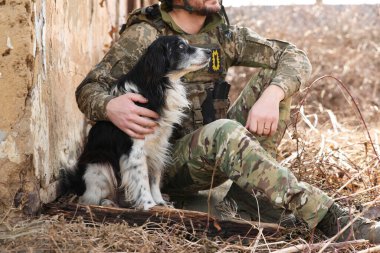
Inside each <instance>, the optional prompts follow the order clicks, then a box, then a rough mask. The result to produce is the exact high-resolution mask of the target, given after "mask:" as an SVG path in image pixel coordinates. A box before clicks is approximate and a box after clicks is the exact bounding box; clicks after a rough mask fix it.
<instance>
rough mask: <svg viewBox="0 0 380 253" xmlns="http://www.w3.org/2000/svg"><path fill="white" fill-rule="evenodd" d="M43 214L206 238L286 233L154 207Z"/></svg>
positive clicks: (53, 208)
mask: <svg viewBox="0 0 380 253" xmlns="http://www.w3.org/2000/svg"><path fill="white" fill-rule="evenodd" d="M43 213H44V214H47V215H57V214H61V215H63V216H64V218H65V219H67V220H72V219H74V218H76V217H78V216H81V217H83V218H84V220H85V221H87V222H100V223H120V222H127V223H128V224H130V225H131V226H133V225H138V226H141V225H143V224H146V223H147V222H152V223H160V224H167V225H173V224H178V225H182V226H184V227H186V230H187V231H189V232H190V233H193V234H194V235H195V234H205V233H206V234H207V235H208V236H220V237H222V238H230V237H233V236H241V237H251V238H252V237H254V236H256V235H257V234H258V232H259V229H261V230H262V233H263V234H264V235H273V234H274V233H276V232H278V231H280V230H283V229H284V228H283V227H280V226H279V225H277V224H270V223H260V224H259V223H258V222H251V221H244V220H235V219H229V220H217V219H216V218H214V217H209V216H208V214H207V213H202V212H196V211H189V210H182V209H174V208H165V207H154V208H152V209H151V210H148V211H142V210H135V209H125V208H113V207H102V206H82V205H78V204H73V203H50V204H46V205H44V208H43Z"/></svg>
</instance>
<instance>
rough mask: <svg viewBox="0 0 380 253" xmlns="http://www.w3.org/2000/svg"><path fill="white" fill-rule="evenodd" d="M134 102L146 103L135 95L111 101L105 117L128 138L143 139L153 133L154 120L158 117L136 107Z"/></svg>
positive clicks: (154, 113)
mask: <svg viewBox="0 0 380 253" xmlns="http://www.w3.org/2000/svg"><path fill="white" fill-rule="evenodd" d="M136 102H138V103H147V102H148V100H147V99H146V98H144V97H143V96H141V95H139V94H135V93H127V94H125V95H122V96H119V97H116V98H114V99H111V100H110V101H109V102H108V104H107V106H106V111H107V116H108V118H109V120H110V121H111V122H112V123H113V124H114V125H115V126H117V127H118V128H119V129H120V130H122V131H123V132H125V133H126V134H128V135H129V136H131V137H133V138H136V139H144V138H145V135H147V134H151V133H153V132H154V128H155V127H156V126H157V125H158V124H157V122H156V121H155V119H158V118H159V115H158V114H157V113H156V112H154V111H152V110H149V109H146V108H144V107H141V106H138V105H136V104H135V103H136Z"/></svg>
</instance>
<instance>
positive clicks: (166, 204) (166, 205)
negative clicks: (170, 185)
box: [157, 201, 174, 208]
mask: <svg viewBox="0 0 380 253" xmlns="http://www.w3.org/2000/svg"><path fill="white" fill-rule="evenodd" d="M157 205H158V206H164V207H168V208H174V204H173V202H169V201H162V202H160V203H157Z"/></svg>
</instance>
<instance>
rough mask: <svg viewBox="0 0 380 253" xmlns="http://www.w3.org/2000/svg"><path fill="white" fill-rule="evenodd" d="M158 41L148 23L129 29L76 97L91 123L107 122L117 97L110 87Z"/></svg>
mask: <svg viewBox="0 0 380 253" xmlns="http://www.w3.org/2000/svg"><path fill="white" fill-rule="evenodd" d="M157 37H158V32H157V30H156V29H155V28H154V27H152V26H150V25H149V24H147V23H140V24H135V25H132V26H130V27H129V28H127V29H126V30H125V31H124V32H123V33H122V34H121V36H120V39H119V40H118V41H117V42H116V43H115V44H114V45H113V46H112V47H111V49H110V50H109V52H108V53H107V54H106V55H105V56H104V58H103V60H102V61H101V62H100V63H99V64H97V65H96V66H95V67H94V68H93V69H92V70H91V71H90V72H89V73H88V75H87V76H86V78H85V79H84V80H83V81H82V82H81V84H80V85H79V86H78V88H77V90H76V92H75V96H76V100H77V103H78V107H79V109H80V110H81V111H82V112H83V113H84V114H85V115H86V117H87V118H89V119H91V120H95V121H97V120H108V117H107V113H106V106H107V104H108V103H109V101H110V100H111V99H113V98H114V97H113V96H111V95H110V90H111V87H112V86H113V85H114V84H116V82H117V80H118V79H119V78H120V77H121V76H122V75H123V74H125V73H127V72H128V71H129V70H130V69H131V68H132V66H133V65H134V64H135V63H136V62H137V60H138V58H139V57H140V56H141V55H142V53H143V52H144V51H145V49H146V48H147V47H148V46H149V45H150V44H151V43H152V42H153V41H154V40H155V39H156V38H157Z"/></svg>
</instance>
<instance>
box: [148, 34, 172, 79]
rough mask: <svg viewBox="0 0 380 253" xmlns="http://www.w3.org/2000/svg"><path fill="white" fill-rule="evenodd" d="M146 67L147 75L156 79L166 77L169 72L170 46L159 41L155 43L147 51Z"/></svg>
mask: <svg viewBox="0 0 380 253" xmlns="http://www.w3.org/2000/svg"><path fill="white" fill-rule="evenodd" d="M145 64H146V65H145V66H147V68H146V71H148V73H145V74H147V75H149V76H152V77H155V78H161V77H164V76H165V75H166V74H167V72H168V70H169V67H170V66H169V64H170V61H169V52H168V46H167V45H166V43H164V42H163V41H160V40H157V41H155V43H153V44H152V45H151V46H150V47H149V48H148V51H147V54H146V57H145Z"/></svg>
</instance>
